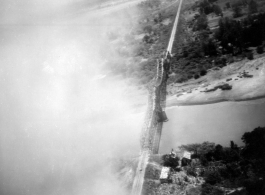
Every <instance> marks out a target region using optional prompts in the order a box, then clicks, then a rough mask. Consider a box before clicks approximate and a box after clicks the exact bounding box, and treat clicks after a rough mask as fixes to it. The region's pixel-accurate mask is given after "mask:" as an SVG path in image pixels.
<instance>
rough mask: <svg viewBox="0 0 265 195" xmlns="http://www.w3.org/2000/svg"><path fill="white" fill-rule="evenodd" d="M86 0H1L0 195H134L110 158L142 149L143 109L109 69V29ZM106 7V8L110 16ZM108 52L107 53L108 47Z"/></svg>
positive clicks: (111, 24) (114, 23) (113, 21)
mask: <svg viewBox="0 0 265 195" xmlns="http://www.w3.org/2000/svg"><path fill="white" fill-rule="evenodd" d="M87 9H89V7H88V3H87V1H83V0H78V1H76V0H65V1H59V0H58V1H56V0H48V1H47V0H46V1H42V0H23V1H19V0H4V1H1V2H0V10H1V11H0V13H1V17H0V18H1V19H0V23H1V27H0V29H1V31H0V32H1V38H0V44H1V46H0V56H1V58H0V76H1V77H0V89H1V93H0V136H1V139H0V194H1V195H21V194H26V195H28V194H32V195H33V194H34V195H35V194H38V195H46V194H47V195H52V194H64V195H67V194H75V195H81V194H89V195H101V194H104V195H106V194H107V195H111V194H113V195H114V194H115V195H116V194H126V193H127V192H126V191H125V189H124V188H123V186H121V184H120V181H119V180H118V179H117V177H116V175H115V174H114V173H113V172H112V171H111V169H110V168H109V167H110V163H111V162H109V161H108V160H109V159H110V158H113V157H115V158H118V157H120V156H123V155H137V154H138V152H139V141H138V138H139V133H140V130H141V125H142V122H143V121H142V120H143V118H144V117H143V116H142V114H133V112H132V110H133V109H132V108H133V105H134V102H133V101H132V99H127V98H126V94H124V90H125V89H126V90H127V91H128V88H129V89H131V90H130V93H131V94H134V95H135V96H137V94H138V91H136V90H135V91H134V90H133V89H135V88H133V87H131V86H127V85H126V83H125V82H123V81H121V80H120V79H117V78H113V77H111V76H110V75H108V72H107V71H106V70H105V69H106V63H105V60H104V55H105V54H102V52H100V51H101V49H102V47H108V45H105V44H106V42H105V41H104V35H105V33H106V31H107V29H109V28H110V27H111V28H116V27H121V25H122V24H123V23H124V20H126V18H123V19H122V20H123V21H121V19H120V18H111V20H109V19H107V17H104V16H106V15H104V16H102V15H100V13H96V14H92V15H93V17H90V16H92V15H91V14H90V13H87V12H86V10H87ZM104 14H106V13H104ZM106 55H107V54H106Z"/></svg>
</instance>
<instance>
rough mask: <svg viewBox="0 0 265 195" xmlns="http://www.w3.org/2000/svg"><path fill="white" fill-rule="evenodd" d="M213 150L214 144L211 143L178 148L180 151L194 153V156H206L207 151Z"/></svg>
mask: <svg viewBox="0 0 265 195" xmlns="http://www.w3.org/2000/svg"><path fill="white" fill-rule="evenodd" d="M214 148H215V143H213V142H203V143H201V144H198V143H196V144H187V145H181V146H179V149H180V150H187V151H189V152H194V154H195V155H196V156H200V155H202V154H206V153H207V152H209V151H213V150H214Z"/></svg>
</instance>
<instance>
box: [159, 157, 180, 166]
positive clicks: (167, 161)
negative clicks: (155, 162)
mask: <svg viewBox="0 0 265 195" xmlns="http://www.w3.org/2000/svg"><path fill="white" fill-rule="evenodd" d="M162 160H163V165H164V166H166V167H171V168H174V169H175V168H176V167H177V166H178V165H179V158H178V157H175V158H173V157H172V156H171V155H170V154H165V155H163V156H162Z"/></svg>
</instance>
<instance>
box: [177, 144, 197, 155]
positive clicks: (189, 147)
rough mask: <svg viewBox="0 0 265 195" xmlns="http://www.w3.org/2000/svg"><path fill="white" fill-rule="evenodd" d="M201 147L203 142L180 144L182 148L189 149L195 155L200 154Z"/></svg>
mask: <svg viewBox="0 0 265 195" xmlns="http://www.w3.org/2000/svg"><path fill="white" fill-rule="evenodd" d="M200 147H201V144H187V145H181V146H179V149H180V150H187V151H189V152H193V153H194V154H195V155H198V150H199V148H200Z"/></svg>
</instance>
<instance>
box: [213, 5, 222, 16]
mask: <svg viewBox="0 0 265 195" xmlns="http://www.w3.org/2000/svg"><path fill="white" fill-rule="evenodd" d="M213 11H214V13H215V14H216V15H217V16H219V15H220V14H222V9H221V7H220V6H219V5H213Z"/></svg>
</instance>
